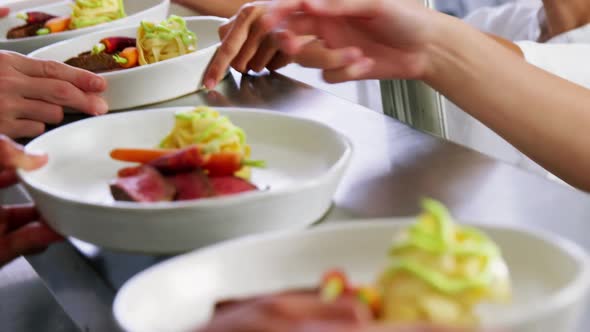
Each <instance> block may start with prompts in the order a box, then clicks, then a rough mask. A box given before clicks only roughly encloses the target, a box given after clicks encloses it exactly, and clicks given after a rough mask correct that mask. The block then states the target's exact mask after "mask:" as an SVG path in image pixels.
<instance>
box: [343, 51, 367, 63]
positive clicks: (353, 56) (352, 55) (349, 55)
mask: <svg viewBox="0 0 590 332" xmlns="http://www.w3.org/2000/svg"><path fill="white" fill-rule="evenodd" d="M362 55H363V53H362V52H361V50H359V49H358V48H348V49H344V50H343V55H342V57H343V58H344V61H345V62H347V63H352V62H354V61H355V60H357V59H358V58H360V57H361V56H362Z"/></svg>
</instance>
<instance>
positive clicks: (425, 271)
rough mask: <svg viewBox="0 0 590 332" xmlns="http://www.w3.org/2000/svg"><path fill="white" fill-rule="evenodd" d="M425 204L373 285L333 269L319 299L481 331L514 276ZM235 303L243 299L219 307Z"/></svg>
mask: <svg viewBox="0 0 590 332" xmlns="http://www.w3.org/2000/svg"><path fill="white" fill-rule="evenodd" d="M422 205H423V209H424V212H423V213H422V214H421V215H420V216H419V217H418V220H417V221H416V222H415V223H414V224H412V225H410V226H409V227H408V228H407V229H406V230H404V231H403V232H402V233H401V234H397V236H396V237H395V238H394V240H393V243H392V245H391V248H390V250H389V253H388V262H387V264H386V266H385V267H384V269H383V270H382V271H381V272H380V273H379V275H378V278H377V280H376V281H375V282H374V283H373V284H372V285H365V286H355V285H353V284H352V283H351V282H350V280H349V279H348V278H347V276H346V275H345V273H344V272H343V271H341V270H338V269H334V270H331V271H328V272H327V273H326V274H325V275H324V277H323V278H322V281H321V283H320V287H319V288H318V290H317V291H316V292H317V293H318V296H320V297H321V299H322V300H324V301H327V302H331V301H335V300H337V299H339V298H341V297H354V298H357V299H358V300H359V301H360V302H361V303H364V304H365V305H367V306H368V308H369V309H370V310H371V312H372V313H373V316H374V318H375V319H376V320H379V321H382V322H386V323H402V324H403V323H434V324H441V325H444V326H456V327H477V326H478V325H479V320H478V317H477V315H476V313H475V309H476V307H477V306H478V305H479V304H482V303H484V302H495V303H507V302H508V301H510V299H511V286H510V277H509V272H508V269H507V266H506V263H505V262H504V260H503V258H502V255H501V252H500V249H499V248H498V247H497V246H496V245H495V244H494V242H493V241H492V240H491V239H490V238H489V237H487V236H486V235H485V234H483V233H481V232H480V231H478V230H476V229H474V228H471V227H468V226H465V225H458V224H457V223H455V222H454V221H453V219H452V217H451V215H450V214H449V212H448V211H447V209H446V208H445V207H444V206H443V205H442V204H441V203H439V202H437V201H434V200H430V199H426V200H424V201H423V204H422ZM306 291H307V292H309V291H310V290H306ZM232 303H233V304H235V303H239V301H224V302H220V305H217V306H216V308H217V309H219V308H221V307H223V306H227V305H228V304H232Z"/></svg>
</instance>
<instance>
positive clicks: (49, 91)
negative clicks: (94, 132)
mask: <svg viewBox="0 0 590 332" xmlns="http://www.w3.org/2000/svg"><path fill="white" fill-rule="evenodd" d="M17 84H19V86H18V88H19V91H20V93H21V95H22V96H23V97H25V98H27V99H37V100H42V101H46V102H48V103H51V104H55V105H61V106H66V107H71V108H74V109H77V110H80V111H82V112H84V113H87V114H91V115H99V114H104V113H106V112H107V111H108V106H107V104H106V103H105V102H104V100H103V99H102V98H100V97H98V95H95V94H91V93H84V92H83V91H82V90H80V89H78V88H77V87H76V86H74V85H73V84H72V83H69V82H67V81H61V80H58V79H51V78H32V77H29V78H26V79H23V80H20V81H17Z"/></svg>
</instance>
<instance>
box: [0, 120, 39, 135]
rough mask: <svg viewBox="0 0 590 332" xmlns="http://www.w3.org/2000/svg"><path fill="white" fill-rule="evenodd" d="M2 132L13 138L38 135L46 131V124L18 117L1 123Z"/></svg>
mask: <svg viewBox="0 0 590 332" xmlns="http://www.w3.org/2000/svg"><path fill="white" fill-rule="evenodd" d="M0 132H3V133H5V134H6V135H7V136H9V137H12V138H21V137H37V136H39V135H41V134H43V133H44V132H45V124H44V123H41V122H38V121H32V120H25V119H17V120H13V121H10V122H8V123H4V124H2V125H0Z"/></svg>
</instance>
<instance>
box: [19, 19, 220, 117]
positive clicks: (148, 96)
mask: <svg viewBox="0 0 590 332" xmlns="http://www.w3.org/2000/svg"><path fill="white" fill-rule="evenodd" d="M185 19H186V22H187V27H188V28H189V30H191V31H193V32H194V33H195V34H196V35H197V38H198V42H197V43H198V44H197V51H196V52H193V53H190V54H186V55H183V56H180V57H177V58H173V59H169V60H166V61H162V62H158V63H155V64H151V65H147V66H139V67H135V68H130V69H126V70H119V71H114V72H108V73H102V74H100V75H101V76H103V77H104V78H106V80H107V83H108V88H107V91H106V92H105V93H103V97H104V98H105V100H106V101H107V103H108V105H109V110H111V111H115V110H121V109H128V108H132V107H138V106H142V105H148V104H153V103H157V102H162V101H165V100H169V99H174V98H176V97H180V96H183V95H186V94H189V93H191V92H195V91H197V90H198V89H199V88H200V87H201V86H202V80H203V74H204V73H205V70H206V69H207V66H208V65H209V62H210V61H211V58H212V57H213V55H214V54H215V51H216V50H217V47H218V46H219V44H220V41H219V36H218V34H217V29H218V28H219V26H220V25H221V24H222V23H224V22H225V21H226V20H225V19H222V18H218V17H207V16H200V17H188V18H185ZM136 31H137V25H133V26H126V27H120V28H116V29H109V30H105V31H100V32H96V33H93V34H88V35H85V36H81V37H78V38H75V39H71V40H66V41H63V42H61V43H57V44H53V45H50V46H47V47H44V48H42V49H39V50H37V51H35V52H32V53H31V54H30V56H32V57H34V58H40V59H48V60H56V61H60V62H63V61H66V60H68V59H69V58H72V57H74V56H76V55H78V54H80V53H82V52H86V51H89V50H91V49H92V46H94V45H96V43H98V42H99V41H100V40H101V39H102V38H104V37H109V36H126V37H135V36H136Z"/></svg>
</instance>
